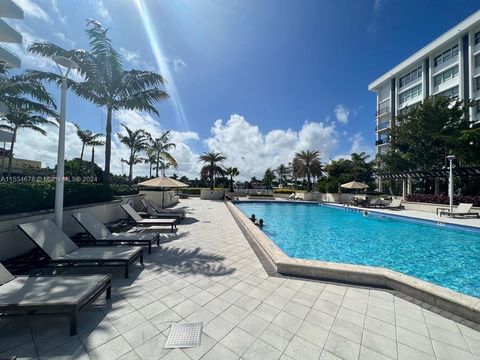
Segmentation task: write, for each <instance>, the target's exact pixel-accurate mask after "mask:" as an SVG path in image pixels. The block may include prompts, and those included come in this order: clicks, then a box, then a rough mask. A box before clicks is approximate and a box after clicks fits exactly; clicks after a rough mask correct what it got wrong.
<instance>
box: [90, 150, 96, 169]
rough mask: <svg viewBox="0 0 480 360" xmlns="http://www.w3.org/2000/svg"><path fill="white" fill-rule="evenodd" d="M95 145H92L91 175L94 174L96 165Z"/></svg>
mask: <svg viewBox="0 0 480 360" xmlns="http://www.w3.org/2000/svg"><path fill="white" fill-rule="evenodd" d="M94 164H95V146H92V163H91V164H90V165H91V166H90V176H93V169H94V167H95V165H94Z"/></svg>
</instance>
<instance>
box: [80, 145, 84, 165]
mask: <svg viewBox="0 0 480 360" xmlns="http://www.w3.org/2000/svg"><path fill="white" fill-rule="evenodd" d="M83 150H85V143H82V152H81V153H80V166H81V165H82V160H83Z"/></svg>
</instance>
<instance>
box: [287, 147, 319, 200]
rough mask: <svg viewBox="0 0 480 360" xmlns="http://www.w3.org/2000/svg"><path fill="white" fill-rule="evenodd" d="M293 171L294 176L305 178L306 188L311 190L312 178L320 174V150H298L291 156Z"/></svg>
mask: <svg viewBox="0 0 480 360" xmlns="http://www.w3.org/2000/svg"><path fill="white" fill-rule="evenodd" d="M293 173H294V176H295V177H297V178H298V177H301V178H306V179H307V190H308V191H310V190H312V178H315V177H320V176H322V163H321V162H320V152H319V151H317V150H313V151H310V150H307V151H303V150H302V151H300V152H298V153H296V154H295V157H294V158H293Z"/></svg>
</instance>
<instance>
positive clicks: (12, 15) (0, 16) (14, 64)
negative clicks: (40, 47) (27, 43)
mask: <svg viewBox="0 0 480 360" xmlns="http://www.w3.org/2000/svg"><path fill="white" fill-rule="evenodd" d="M6 19H20V20H21V19H23V10H22V9H21V8H20V7H19V6H18V5H17V4H16V3H15V2H13V1H12V0H0V62H2V63H5V64H6V66H7V67H9V68H19V67H20V65H21V62H20V58H19V57H18V56H17V55H15V54H13V53H12V52H10V51H8V50H7V49H6V48H5V47H4V46H2V45H1V43H14V44H21V43H22V35H21V34H20V33H19V32H18V31H17V30H16V29H15V28H14V27H13V26H11V25H10V24H9V23H8V21H7V20H6Z"/></svg>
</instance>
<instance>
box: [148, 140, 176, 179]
mask: <svg viewBox="0 0 480 360" xmlns="http://www.w3.org/2000/svg"><path fill="white" fill-rule="evenodd" d="M175 147H176V145H175V144H174V143H172V142H170V131H164V132H163V133H162V134H161V135H160V137H158V138H153V137H151V136H150V144H149V149H150V150H151V151H152V152H153V154H154V160H153V161H154V164H155V165H156V177H158V170H159V168H160V162H161V160H163V161H167V162H169V163H170V164H171V165H172V166H173V167H177V165H178V164H177V160H175V158H174V157H173V155H172V154H171V153H170V151H171V150H172V149H175ZM164 176H165V175H164Z"/></svg>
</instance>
